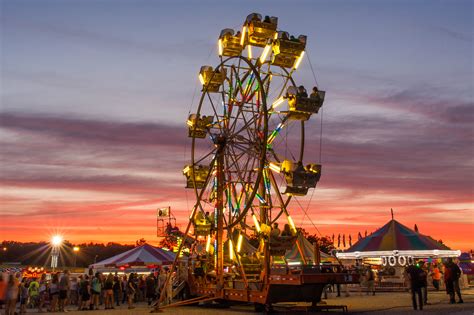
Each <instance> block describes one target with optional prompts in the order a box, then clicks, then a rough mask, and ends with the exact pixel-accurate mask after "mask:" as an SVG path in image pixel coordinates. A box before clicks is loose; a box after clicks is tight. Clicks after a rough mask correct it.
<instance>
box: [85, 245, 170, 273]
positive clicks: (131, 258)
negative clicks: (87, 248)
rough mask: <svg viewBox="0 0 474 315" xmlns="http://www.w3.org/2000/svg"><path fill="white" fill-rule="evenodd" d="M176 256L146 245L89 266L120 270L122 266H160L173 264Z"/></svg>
mask: <svg viewBox="0 0 474 315" xmlns="http://www.w3.org/2000/svg"><path fill="white" fill-rule="evenodd" d="M174 258H175V254H174V253H173V252H170V251H166V250H164V249H161V248H159V247H154V246H151V245H149V244H144V245H141V246H138V247H135V248H133V249H131V250H129V251H126V252H124V253H121V254H118V255H116V256H113V257H110V258H107V259H105V260H102V261H99V262H97V263H95V264H92V265H90V266H89V268H93V269H100V268H118V267H122V266H126V267H133V266H159V265H168V264H171V263H172V262H173V260H174Z"/></svg>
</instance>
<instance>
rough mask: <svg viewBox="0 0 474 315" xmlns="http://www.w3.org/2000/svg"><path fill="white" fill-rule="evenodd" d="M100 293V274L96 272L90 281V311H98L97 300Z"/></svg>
mask: <svg viewBox="0 0 474 315" xmlns="http://www.w3.org/2000/svg"><path fill="white" fill-rule="evenodd" d="M101 292H102V279H101V274H100V273H99V272H96V274H95V276H94V278H93V279H92V283H91V296H92V300H91V304H90V309H91V310H92V309H96V310H98V309H99V298H100V294H101Z"/></svg>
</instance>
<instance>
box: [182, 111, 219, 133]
mask: <svg viewBox="0 0 474 315" xmlns="http://www.w3.org/2000/svg"><path fill="white" fill-rule="evenodd" d="M212 123H213V117H212V116H202V118H201V117H199V114H191V115H189V117H188V121H187V125H188V137H191V138H205V137H206V134H207V128H208V127H209V126H210V125H212Z"/></svg>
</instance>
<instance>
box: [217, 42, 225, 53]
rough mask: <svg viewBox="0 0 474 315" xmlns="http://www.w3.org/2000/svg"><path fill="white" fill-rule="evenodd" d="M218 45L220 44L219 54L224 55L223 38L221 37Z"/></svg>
mask: <svg viewBox="0 0 474 315" xmlns="http://www.w3.org/2000/svg"><path fill="white" fill-rule="evenodd" d="M218 46H219V56H222V54H223V53H224V47H223V46H222V38H219V42H218Z"/></svg>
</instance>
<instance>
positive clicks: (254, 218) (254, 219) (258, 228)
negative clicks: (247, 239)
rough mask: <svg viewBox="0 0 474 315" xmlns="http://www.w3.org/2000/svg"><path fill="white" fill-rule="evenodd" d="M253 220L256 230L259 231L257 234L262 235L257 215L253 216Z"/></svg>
mask: <svg viewBox="0 0 474 315" xmlns="http://www.w3.org/2000/svg"><path fill="white" fill-rule="evenodd" d="M252 219H253V224H254V225H255V229H256V230H257V232H259V233H260V231H261V230H260V223H258V220H257V216H256V215H255V214H253V215H252Z"/></svg>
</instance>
